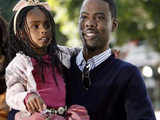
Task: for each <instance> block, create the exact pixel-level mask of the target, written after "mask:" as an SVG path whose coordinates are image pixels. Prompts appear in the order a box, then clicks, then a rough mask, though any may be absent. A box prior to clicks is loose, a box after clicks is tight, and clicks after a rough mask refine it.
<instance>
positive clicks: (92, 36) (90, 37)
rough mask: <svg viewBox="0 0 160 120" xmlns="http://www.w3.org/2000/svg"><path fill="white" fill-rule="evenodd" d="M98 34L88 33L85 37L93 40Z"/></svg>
mask: <svg viewBox="0 0 160 120" xmlns="http://www.w3.org/2000/svg"><path fill="white" fill-rule="evenodd" d="M96 35H97V33H96V32H95V31H86V32H85V33H84V36H85V37H86V38H87V39H92V38H94V37H96Z"/></svg>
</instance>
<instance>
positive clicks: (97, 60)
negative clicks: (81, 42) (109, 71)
mask: <svg viewBox="0 0 160 120" xmlns="http://www.w3.org/2000/svg"><path fill="white" fill-rule="evenodd" d="M110 55H111V49H110V48H109V49H107V50H105V51H104V52H102V53H100V54H98V55H96V56H94V57H92V58H90V59H89V60H88V61H87V62H86V61H85V59H84V57H83V50H81V51H80V53H79V54H78V56H77V57H76V64H77V66H78V67H79V69H80V70H81V71H83V69H84V66H85V65H86V63H88V64H90V70H91V69H94V68H95V67H97V66H98V65H99V64H101V63H102V62H104V61H105V60H106V59H107V58H108V57H109V56H110Z"/></svg>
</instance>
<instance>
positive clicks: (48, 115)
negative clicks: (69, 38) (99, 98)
mask: <svg viewBox="0 0 160 120" xmlns="http://www.w3.org/2000/svg"><path fill="white" fill-rule="evenodd" d="M15 9H18V11H17V12H16V13H15V15H14V17H13V19H12V21H11V23H10V27H9V29H10V33H9V34H10V40H9V46H8V55H9V57H10V58H9V60H10V61H11V62H10V63H9V65H8V66H7V68H6V84H7V93H6V101H7V104H8V105H9V106H10V108H12V109H15V110H19V112H17V113H16V115H15V120H44V119H52V120H64V119H65V120H66V119H67V120H73V119H75V120H82V119H83V120H88V119H89V117H88V114H87V111H86V109H85V108H84V107H82V106H79V105H73V106H71V107H70V108H68V109H67V107H66V106H65V97H66V96H65V95H66V91H65V82H64V76H63V75H64V71H65V70H66V67H69V62H70V61H69V58H70V56H69V54H72V51H70V50H69V49H67V48H63V49H61V50H60V48H59V47H57V44H56V40H55V23H54V20H53V18H52V15H51V13H50V12H49V11H48V7H46V4H43V3H40V2H38V1H32V0H30V1H24V0H22V1H20V3H18V5H17V6H16V8H15ZM63 51H65V52H63ZM62 58H65V59H62Z"/></svg>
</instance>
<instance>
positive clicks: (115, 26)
mask: <svg viewBox="0 0 160 120" xmlns="http://www.w3.org/2000/svg"><path fill="white" fill-rule="evenodd" d="M117 28H118V20H117V19H116V18H113V20H112V32H115V31H116V30H117Z"/></svg>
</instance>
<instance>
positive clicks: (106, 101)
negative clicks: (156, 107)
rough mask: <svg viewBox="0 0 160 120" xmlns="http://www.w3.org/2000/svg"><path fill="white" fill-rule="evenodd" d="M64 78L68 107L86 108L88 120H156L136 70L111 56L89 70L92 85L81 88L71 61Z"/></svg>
mask: <svg viewBox="0 0 160 120" xmlns="http://www.w3.org/2000/svg"><path fill="white" fill-rule="evenodd" d="M71 63H72V64H71V68H70V70H69V74H68V77H67V79H68V80H67V104H68V105H72V104H79V105H83V106H85V107H86V108H87V110H88V113H89V115H90V119H91V120H155V116H154V112H153V109H152V105H151V102H150V99H149V97H148V95H147V92H146V88H145V85H144V81H143V79H142V77H141V75H140V72H139V71H138V69H137V68H136V67H135V66H133V65H131V64H129V63H127V62H124V61H121V60H119V59H115V58H114V56H113V55H112V56H110V57H109V58H108V59H107V60H106V61H104V62H103V63H101V64H100V65H99V66H97V67H96V68H95V69H93V70H91V72H90V78H91V80H92V85H91V87H90V88H89V89H88V90H85V89H84V88H83V84H82V72H81V71H80V70H79V68H78V66H77V65H76V56H74V57H72V59H71Z"/></svg>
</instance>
